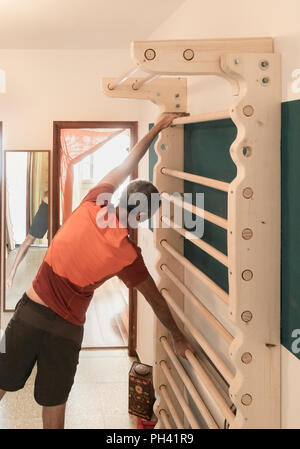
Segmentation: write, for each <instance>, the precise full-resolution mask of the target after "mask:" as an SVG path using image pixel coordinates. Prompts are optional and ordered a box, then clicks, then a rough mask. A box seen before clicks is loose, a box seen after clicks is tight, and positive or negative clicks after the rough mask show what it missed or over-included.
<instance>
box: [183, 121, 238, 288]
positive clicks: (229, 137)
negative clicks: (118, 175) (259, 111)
mask: <svg viewBox="0 0 300 449" xmlns="http://www.w3.org/2000/svg"><path fill="white" fill-rule="evenodd" d="M235 137H236V126H235V125H234V123H233V122H232V120H231V119H226V120H216V121H212V122H204V123H194V124H191V125H186V126H185V127H184V171H186V172H188V173H193V174H195V175H200V176H206V177H208V178H214V179H218V180H220V181H225V182H231V181H232V180H233V179H234V178H235V176H236V166H235V164H234V163H233V161H232V159H231V156H230V153H229V148H230V146H231V144H232V142H233V141H234V140H235ZM184 191H185V192H192V193H193V194H194V193H196V192H199V193H202V192H203V193H204V208H205V209H206V210H207V211H209V212H212V213H214V214H216V215H219V216H221V217H223V218H227V193H226V192H222V191H220V190H215V189H211V188H209V187H205V186H202V185H200V184H195V183H191V182H187V181H185V183H184ZM193 202H194V201H193ZM203 240H204V241H205V242H207V243H209V244H211V245H213V246H214V247H215V248H217V249H219V250H220V251H222V252H224V253H225V254H227V232H226V230H225V229H223V228H220V227H219V226H216V225H214V224H213V223H210V222H208V221H205V222H204V234H203ZM184 255H185V257H186V258H187V259H189V260H190V261H191V262H192V263H193V264H194V265H195V266H196V267H198V268H200V269H201V270H202V271H203V272H204V273H205V274H206V275H207V276H209V277H210V278H211V279H212V280H213V281H215V282H216V283H217V284H218V285H219V286H220V287H222V288H223V289H224V290H226V291H227V292H228V273H227V268H226V267H225V266H224V265H223V264H221V263H220V262H218V261H217V260H215V259H214V258H213V257H211V256H210V255H209V254H207V253H205V252H204V251H202V250H201V249H200V248H198V247H197V246H195V245H194V244H193V243H191V242H189V241H187V240H186V241H185V245H184Z"/></svg>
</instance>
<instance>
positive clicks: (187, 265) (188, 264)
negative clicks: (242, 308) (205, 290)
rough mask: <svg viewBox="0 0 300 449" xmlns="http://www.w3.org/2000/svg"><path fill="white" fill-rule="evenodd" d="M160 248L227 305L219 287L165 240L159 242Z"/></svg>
mask: <svg viewBox="0 0 300 449" xmlns="http://www.w3.org/2000/svg"><path fill="white" fill-rule="evenodd" d="M160 244H161V246H162V247H163V248H165V249H166V250H167V251H168V252H169V253H170V254H171V255H172V256H173V257H174V258H175V259H177V260H178V261H179V262H180V263H181V264H182V265H183V266H184V267H185V268H187V269H188V270H189V271H190V272H191V273H193V274H194V275H195V276H196V277H197V278H198V279H199V280H200V281H201V282H203V284H204V285H206V286H207V287H209V288H210V289H211V290H212V291H213V292H214V293H215V294H216V295H217V296H218V297H219V298H221V299H222V300H223V301H224V302H225V303H226V304H228V303H229V295H228V293H226V292H225V290H223V289H222V288H221V287H219V286H218V285H217V284H216V283H215V282H214V281H213V280H212V279H210V278H209V277H208V276H206V274H204V273H203V272H202V271H201V270H199V268H197V267H195V265H193V264H192V263H191V262H190V261H189V260H188V259H187V258H186V257H184V256H182V255H181V254H179V252H178V251H176V250H175V249H174V248H173V247H172V246H171V245H170V244H169V243H168V242H167V240H162V241H161V242H160Z"/></svg>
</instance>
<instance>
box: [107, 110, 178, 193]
mask: <svg viewBox="0 0 300 449" xmlns="http://www.w3.org/2000/svg"><path fill="white" fill-rule="evenodd" d="M180 115H183V114H163V115H162V117H161V118H160V119H159V120H158V122H157V123H156V124H155V125H154V126H153V128H152V129H151V130H150V131H149V132H148V133H147V134H146V135H145V136H144V137H143V138H142V139H141V140H140V141H139V142H138V143H137V144H136V145H135V146H134V148H133V149H132V151H131V152H130V153H129V155H128V156H127V157H126V159H125V161H123V162H122V164H120V165H118V166H117V167H116V168H114V169H113V170H111V171H110V172H109V173H108V174H107V175H106V176H105V177H104V178H103V179H102V180H101V181H100V183H101V184H102V183H107V184H111V185H113V186H114V187H115V188H117V187H118V186H119V185H120V184H122V183H123V182H124V181H125V179H126V178H127V176H129V175H130V173H132V171H133V169H134V168H135V167H137V165H138V163H139V162H140V160H141V159H142V157H143V156H144V155H145V154H146V152H147V150H148V148H149V147H150V145H151V142H152V141H153V139H155V137H156V136H157V135H158V133H160V131H161V130H162V129H164V128H167V127H168V126H169V125H170V124H171V123H172V121H173V120H174V119H175V118H176V117H178V116H180Z"/></svg>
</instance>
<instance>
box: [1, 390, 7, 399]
mask: <svg viewBox="0 0 300 449" xmlns="http://www.w3.org/2000/svg"><path fill="white" fill-rule="evenodd" d="M5 393H6V391H4V390H1V389H0V401H1V399H2V398H3V396H4V395H5Z"/></svg>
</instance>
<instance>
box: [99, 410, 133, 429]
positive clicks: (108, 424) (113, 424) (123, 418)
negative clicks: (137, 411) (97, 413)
mask: <svg viewBox="0 0 300 449" xmlns="http://www.w3.org/2000/svg"><path fill="white" fill-rule="evenodd" d="M104 425H105V429H137V417H136V416H133V415H129V414H123V415H105V416H104Z"/></svg>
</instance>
